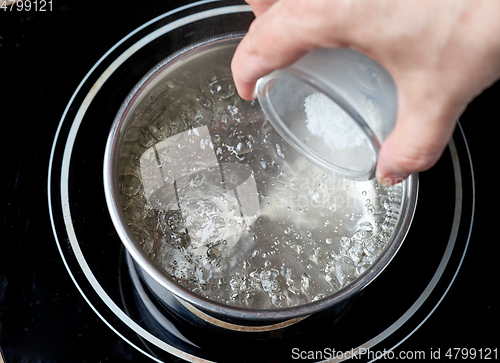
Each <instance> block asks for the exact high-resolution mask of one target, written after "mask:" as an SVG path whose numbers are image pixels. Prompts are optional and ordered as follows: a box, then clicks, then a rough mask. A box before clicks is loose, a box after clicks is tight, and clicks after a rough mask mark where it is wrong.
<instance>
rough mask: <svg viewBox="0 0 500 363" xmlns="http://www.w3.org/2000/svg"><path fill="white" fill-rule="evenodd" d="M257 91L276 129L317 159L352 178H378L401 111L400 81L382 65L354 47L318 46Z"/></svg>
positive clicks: (267, 78)
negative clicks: (381, 154)
mask: <svg viewBox="0 0 500 363" xmlns="http://www.w3.org/2000/svg"><path fill="white" fill-rule="evenodd" d="M257 96H258V99H259V102H260V105H261V107H262V108H263V110H264V112H265V114H266V116H267V118H268V119H269V121H270V122H271V123H272V125H273V126H274V128H275V129H276V130H277V131H278V132H279V133H280V134H281V136H282V137H283V138H284V139H285V140H286V141H287V142H288V143H289V144H290V145H291V146H293V147H294V148H295V149H296V150H298V151H299V152H301V153H302V154H303V155H304V156H305V157H307V158H308V159H309V160H310V161H311V162H313V163H314V164H316V165H317V166H319V167H321V168H322V169H324V170H326V171H328V172H331V173H335V174H337V175H341V176H344V177H346V178H348V179H353V180H369V179H372V178H374V177H375V169H376V164H377V158H378V152H379V150H380V147H381V146H382V144H383V142H384V140H385V138H386V137H387V136H388V135H389V133H390V132H391V131H392V129H393V128H394V125H395V123H396V116H397V90H396V84H395V83H394V80H393V79H392V77H391V75H390V74H389V72H387V70H385V69H384V68H383V67H382V66H381V65H380V64H378V63H377V62H375V61H374V60H372V59H370V58H368V57H366V56H365V55H363V54H360V53H358V52H356V51H354V50H351V49H346V48H339V49H323V48H322V49H316V50H313V51H311V52H309V53H307V54H306V55H305V56H304V57H302V58H301V59H299V60H298V61H297V62H295V63H294V64H292V65H291V66H289V67H287V68H284V69H279V70H276V71H274V72H272V73H271V74H269V75H267V76H265V77H262V78H261V79H259V80H258V82H257Z"/></svg>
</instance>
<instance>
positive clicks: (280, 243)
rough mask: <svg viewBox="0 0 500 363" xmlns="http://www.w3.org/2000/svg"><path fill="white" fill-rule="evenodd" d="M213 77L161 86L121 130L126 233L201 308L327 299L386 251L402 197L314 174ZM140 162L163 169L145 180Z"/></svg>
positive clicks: (252, 108)
mask: <svg viewBox="0 0 500 363" xmlns="http://www.w3.org/2000/svg"><path fill="white" fill-rule="evenodd" d="M211 72H212V73H213V74H210V75H209V76H208V77H201V79H200V80H199V82H200V84H199V85H198V86H194V87H191V88H189V87H188V88H186V87H183V86H182V83H180V82H173V81H169V82H168V84H166V85H165V87H166V88H168V92H167V93H165V97H163V98H162V97H159V93H158V95H156V96H155V97H153V98H151V104H150V105H149V106H148V107H146V110H145V111H144V113H143V114H141V115H139V116H141V117H143V118H144V119H141V120H138V121H137V124H136V125H134V126H133V127H132V128H131V129H130V130H129V131H127V133H126V142H127V146H126V153H128V155H129V156H128V160H127V164H128V167H127V168H128V169H126V170H121V171H120V172H121V177H120V192H121V201H122V206H123V209H124V215H125V217H126V219H127V222H128V223H129V224H130V226H131V230H132V233H133V234H134V236H135V238H136V240H137V242H138V243H139V244H140V245H141V248H142V249H143V250H144V251H145V253H147V254H148V255H149V256H150V257H151V258H152V259H153V260H154V261H155V263H156V264H157V265H159V266H160V268H161V269H162V271H164V273H165V274H166V275H167V276H170V277H172V279H173V280H174V281H177V282H178V283H179V284H181V285H182V286H184V287H186V288H187V289H189V290H191V291H193V292H194V293H197V294H200V295H201V296H204V297H205V298H207V299H211V300H214V301H219V302H222V303H227V304H230V305H234V306H240V307H244V308H254V309H259V308H264V309H269V308H276V307H285V306H297V305H301V304H304V303H307V302H311V301H317V300H321V299H324V298H326V297H327V296H328V295H330V294H331V293H333V292H335V291H338V290H339V289H341V288H343V287H345V286H347V285H348V284H349V283H351V282H352V281H354V279H355V278H356V277H357V276H359V275H361V274H362V273H363V272H364V271H366V269H368V268H369V267H370V266H371V264H372V263H373V262H374V261H375V260H376V259H377V258H378V256H380V254H381V253H382V252H383V251H384V248H385V246H386V245H387V242H388V241H389V240H390V238H391V235H392V232H393V231H394V226H395V224H396V222H397V219H398V218H399V213H400V211H399V210H400V205H401V195H402V194H401V193H402V192H401V189H400V188H387V189H384V188H382V187H380V188H379V186H378V184H377V182H374V181H369V182H356V183H353V182H346V181H344V179H341V178H336V177H335V176H333V175H331V174H328V173H325V172H324V171H323V170H321V169H319V168H317V167H315V166H314V165H313V164H311V163H310V162H309V161H307V160H306V159H304V158H302V157H300V155H299V154H298V153H297V152H296V151H295V149H293V148H288V147H287V144H286V142H285V141H284V140H283V139H282V138H281V136H280V135H279V134H278V133H277V132H276V131H275V130H274V129H273V128H272V127H271V126H270V124H269V122H267V121H266V119H265V117H264V115H263V114H262V110H261V109H260V107H259V105H258V102H257V101H254V102H246V101H243V100H242V99H240V98H239V96H238V95H237V93H236V91H235V87H234V84H233V81H232V79H231V77H230V72H226V73H224V72H219V71H217V72H213V71H211ZM215 73H216V74H215ZM162 100H165V102H166V101H167V100H168V103H165V102H163V103H162ZM203 127H206V129H207V133H206V134H203V133H202V132H201V130H202V128H203ZM184 132H186V134H187V133H189V137H187V138H185V139H181V138H179V139H178V140H177V141H176V142H175V143H173V142H171V143H170V144H169V140H175V137H178V135H179V134H182V133H184ZM166 144H169V145H168V147H167V146H165V145H166ZM159 145H164V146H165V147H160V146H159ZM193 145H194V146H196V147H194V146H193ZM124 150H125V149H124ZM185 155H188V156H189V157H185ZM207 155H208V156H207ZM141 158H142V159H144V160H145V159H147V161H149V162H150V163H151V164H153V165H156V164H157V163H158V164H161V165H159V168H157V169H154V168H152V169H151V170H149V174H148V173H147V172H148V170H146V169H144V170H141V169H140V167H141ZM186 160H191V161H192V162H186ZM143 164H144V163H143ZM228 165H237V166H235V167H234V168H228ZM160 171H161V172H160ZM179 174H182V175H183V176H182V177H179ZM217 178H218V179H217ZM217 180H218V181H217ZM174 181H175V184H173V183H174ZM148 183H149V184H148ZM252 183H254V184H255V188H256V189H251V188H249V185H251V184H252ZM143 184H144V185H143ZM146 184H148V185H147V188H146V187H145V185H146ZM145 188H146V189H147V192H145V190H144V189H145ZM169 188H170V189H169ZM151 190H152V191H151Z"/></svg>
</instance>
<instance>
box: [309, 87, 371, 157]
mask: <svg viewBox="0 0 500 363" xmlns="http://www.w3.org/2000/svg"><path fill="white" fill-rule="evenodd" d="M304 106H305V110H306V114H307V119H306V124H307V128H308V129H309V131H310V132H311V134H312V135H314V136H318V137H320V138H322V139H323V140H324V142H325V143H326V144H327V145H329V146H332V147H334V148H335V149H337V150H341V149H350V148H355V147H358V146H361V145H363V144H364V143H365V142H366V137H365V135H364V134H363V132H362V131H361V130H360V129H359V128H358V127H357V126H356V123H355V121H354V120H353V119H352V118H351V117H350V116H349V115H348V114H347V113H346V112H345V111H344V110H343V109H342V108H341V107H340V106H339V105H337V104H336V103H335V102H333V101H332V100H331V99H330V98H329V97H327V96H326V95H324V94H322V93H313V94H312V95H310V96H308V97H307V98H306V99H305V102H304Z"/></svg>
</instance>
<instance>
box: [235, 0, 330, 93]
mask: <svg viewBox="0 0 500 363" xmlns="http://www.w3.org/2000/svg"><path fill="white" fill-rule="evenodd" d="M264 2H265V1H264ZM313 3H314V4H316V3H319V2H318V1H315V2H314V1H311V2H307V1H299V0H286V1H277V2H274V3H273V4H272V5H271V6H270V7H268V8H267V9H266V11H265V12H263V13H261V14H260V16H258V17H257V18H256V19H255V20H254V22H253V23H252V25H251V26H250V29H249V31H248V33H247V35H246V36H245V37H244V38H243V40H242V41H241V43H240V44H239V46H238V48H237V50H236V52H235V54H234V57H233V60H232V64H231V68H232V72H233V78H234V82H235V85H236V88H237V90H238V93H239V94H240V96H241V97H242V98H243V99H246V100H251V99H254V98H255V95H254V90H255V83H256V82H257V80H258V79H259V78H261V77H262V76H265V75H267V74H269V73H270V72H272V71H273V70H276V69H280V68H284V67H287V66H289V65H291V64H292V63H293V62H295V61H296V60H298V59H299V58H300V57H301V56H303V55H304V54H305V53H307V52H308V51H309V50H312V49H314V48H318V47H319V46H320V45H322V46H329V47H334V46H336V44H335V43H334V42H331V41H322V39H324V38H325V34H326V36H328V37H329V36H331V34H334V32H332V26H329V27H325V26H324V24H323V23H322V22H321V21H320V20H319V19H321V17H318V15H317V14H318V12H320V11H321V9H319V8H320V7H319V6H316V7H315V6H313ZM327 3H331V2H327ZM262 6H263V7H264V5H262ZM259 9H260V8H259ZM318 9H319V10H318ZM332 19H333V17H332ZM332 21H333V20H332ZM330 22H331V19H330V18H329V19H328V23H330Z"/></svg>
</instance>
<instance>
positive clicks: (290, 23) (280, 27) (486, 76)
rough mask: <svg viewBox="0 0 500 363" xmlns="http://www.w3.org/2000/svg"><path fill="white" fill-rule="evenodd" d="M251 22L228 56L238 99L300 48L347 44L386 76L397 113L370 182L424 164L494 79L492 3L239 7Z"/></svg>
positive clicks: (389, 1) (272, 2)
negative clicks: (248, 11)
mask: <svg viewBox="0 0 500 363" xmlns="http://www.w3.org/2000/svg"><path fill="white" fill-rule="evenodd" d="M247 2H248V3H249V4H250V6H251V7H252V9H253V10H254V13H255V15H256V19H255V21H254V22H253V23H252V25H251V26H250V29H249V32H248V34H247V35H246V36H245V37H244V39H243V40H242V41H241V43H240V45H239V46H238V49H237V50H236V53H235V55H234V58H233V62H232V70H233V77H234V81H235V84H236V87H237V89H238V93H239V94H240V96H241V97H242V98H244V99H247V100H249V99H253V98H255V95H254V89H255V83H256V81H257V80H258V79H259V78H260V77H262V76H264V75H266V74H268V73H270V72H271V71H273V70H275V69H279V68H284V67H287V66H289V65H291V64H292V63H293V62H295V61H296V60H297V59H299V58H300V57H301V56H303V55H304V54H305V53H307V52H308V51H310V50H312V49H315V48H319V47H324V48H335V47H350V48H352V49H355V50H357V51H359V52H361V53H364V54H366V55H367V56H369V57H371V58H373V59H374V60H376V61H377V62H379V63H380V64H381V65H382V66H384V67H385V68H386V69H387V70H388V71H389V72H390V73H391V75H392V76H393V78H394V81H395V82H396V85H397V88H398V116H397V122H396V126H395V128H394V130H393V132H392V133H391V134H390V135H389V136H388V137H387V139H386V140H385V141H384V144H383V146H382V148H381V150H380V153H379V159H378V163H377V178H378V179H379V180H380V181H381V182H382V183H383V184H385V185H389V184H394V183H397V182H399V181H402V180H404V179H405V178H406V177H407V176H408V175H410V174H411V173H413V172H416V171H424V170H427V169H428V168H430V167H432V166H433V165H434V164H435V163H436V162H437V160H438V159H439V157H440V156H441V154H442V152H443V150H444V148H445V147H446V145H447V143H448V140H449V139H450V137H451V135H452V133H453V130H454V127H455V124H456V120H457V119H458V117H459V116H460V115H461V113H462V112H463V111H464V109H465V107H466V106H467V104H468V103H469V102H470V101H471V100H472V99H473V98H474V97H475V96H477V95H478V94H480V93H481V92H482V91H483V90H484V89H485V88H487V87H488V86H490V85H491V84H492V83H493V82H495V81H496V80H497V79H498V78H499V77H500V39H499V37H498V34H500V21H498V19H499V16H500V1H492V0H469V1H457V0H439V1H434V0H420V1H415V0H413V1H399V0H357V1H354V0H336V1H333V0H248V1H247Z"/></svg>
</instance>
